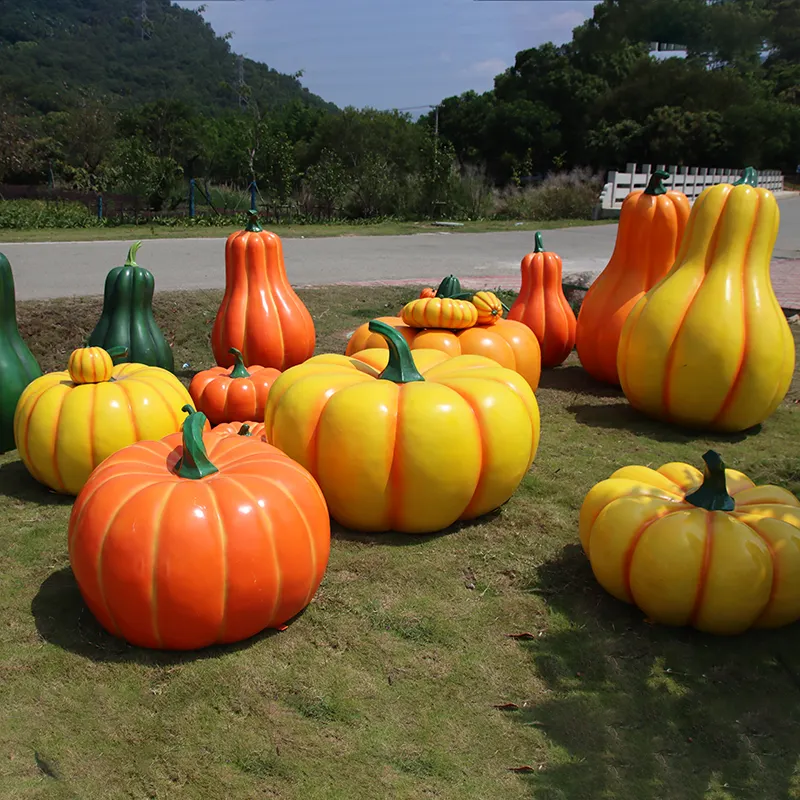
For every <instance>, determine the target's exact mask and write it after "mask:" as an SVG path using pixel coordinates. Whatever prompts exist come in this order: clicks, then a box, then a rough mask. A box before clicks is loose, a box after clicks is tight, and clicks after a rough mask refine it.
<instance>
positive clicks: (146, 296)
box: [89, 242, 175, 372]
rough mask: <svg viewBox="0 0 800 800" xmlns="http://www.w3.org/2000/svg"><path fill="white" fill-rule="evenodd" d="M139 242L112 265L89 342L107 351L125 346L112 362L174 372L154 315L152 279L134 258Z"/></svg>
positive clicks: (169, 353) (169, 352) (171, 357)
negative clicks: (123, 362) (119, 261)
mask: <svg viewBox="0 0 800 800" xmlns="http://www.w3.org/2000/svg"><path fill="white" fill-rule="evenodd" d="M141 244H142V243H141V242H135V243H134V244H133V246H132V247H131V249H130V251H129V252H128V260H127V261H126V262H125V264H124V265H123V266H121V267H114V269H112V270H111V272H109V273H108V275H107V276H106V287H105V296H104V298H103V313H102V314H101V315H100V321H99V322H98V323H97V327H96V328H95V329H94V331H92V335H91V336H90V337H89V345H90V346H92V347H103V348H105V349H106V350H108V349H109V348H110V347H123V348H125V350H126V354H125V355H121V356H120V355H118V356H116V357H115V358H114V359H113V360H114V363H115V364H119V363H120V362H122V361H128V362H131V363H135V364H147V365H148V366H150V367H161V368H162V369H166V370H169V371H170V372H173V371H174V368H175V361H174V359H173V356H172V349H171V348H170V346H169V344H168V343H167V340H166V339H165V338H164V334H163V333H162V332H161V329H160V328H159V327H158V325H157V324H156V320H155V317H154V316H153V291H154V289H155V278H154V277H153V273H152V272H150V270H148V269H145V268H144V267H140V266H139V265H138V264H137V263H136V260H135V259H136V251H137V250H138V249H139V248H140V247H141Z"/></svg>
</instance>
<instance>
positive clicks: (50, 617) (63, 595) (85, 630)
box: [31, 567, 302, 666]
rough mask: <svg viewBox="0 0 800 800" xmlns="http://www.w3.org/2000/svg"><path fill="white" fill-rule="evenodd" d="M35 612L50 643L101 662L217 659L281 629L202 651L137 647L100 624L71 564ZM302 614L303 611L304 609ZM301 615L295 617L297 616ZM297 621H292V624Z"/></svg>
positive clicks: (51, 579)
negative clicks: (85, 597)
mask: <svg viewBox="0 0 800 800" xmlns="http://www.w3.org/2000/svg"><path fill="white" fill-rule="evenodd" d="M31 614H32V615H33V618H34V621H35V623H36V630H37V631H38V632H39V635H40V636H41V637H42V638H43V639H44V640H45V641H47V642H49V643H50V644H54V645H56V646H57V647H60V648H62V649H63V650H68V651H69V652H71V653H75V654H77V655H79V656H83V657H85V658H89V659H91V660H92V661H99V662H116V663H120V662H127V663H135V664H143V665H148V666H162V665H171V664H185V663H188V662H191V661H197V660H199V659H204V658H216V657H218V656H224V655H226V654H228V653H233V652H237V651H239V650H243V649H246V648H248V647H250V646H251V645H253V644H254V643H255V642H258V641H261V640H262V639H269V638H270V637H272V636H275V635H276V634H277V633H279V631H277V630H265V631H262V632H261V633H258V634H256V635H255V636H252V637H251V638H250V639H246V640H245V641H243V642H237V643H235V644H228V645H218V646H213V647H207V648H204V649H202V650H186V651H174V650H148V649H146V648H143V647H134V646H132V645H129V644H128V643H127V642H125V641H123V640H122V639H118V638H117V637H116V636H112V635H111V634H110V633H108V632H107V631H106V630H105V629H104V628H102V627H101V626H100V624H99V623H98V622H97V620H96V619H95V618H94V616H93V615H92V612H91V611H89V609H88V607H87V606H86V604H85V603H84V602H83V597H81V593H80V590H79V589H78V584H77V582H76V581H75V576H74V575H73V574H72V570H71V569H70V568H69V567H65V568H63V569H59V570H57V571H56V572H53V573H52V574H51V575H50V576H48V577H47V578H46V579H45V581H44V582H43V583H42V585H41V586H40V587H39V591H38V592H37V593H36V596H35V597H34V598H33V601H32V602H31ZM301 614H302V612H301ZM299 616H300V614H298V615H297V617H295V618H294V619H297V618H298V617H299ZM293 621H294V620H291V621H290V622H289V623H288V624H289V625H291V624H292V622H293Z"/></svg>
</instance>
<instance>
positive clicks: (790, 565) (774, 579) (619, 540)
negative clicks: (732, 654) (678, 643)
mask: <svg viewBox="0 0 800 800" xmlns="http://www.w3.org/2000/svg"><path fill="white" fill-rule="evenodd" d="M703 460H704V461H705V462H706V469H705V474H703V473H701V472H700V471H699V470H697V469H695V468H694V467H692V466H690V465H689V464H682V463H679V462H672V463H669V464H664V465H663V466H661V467H659V468H658V470H654V469H650V468H649V467H641V466H630V467H623V468H622V469H619V470H617V471H616V472H615V473H613V474H612V475H611V477H610V478H608V479H607V480H604V481H601V482H600V483H598V484H597V485H596V486H594V487H593V488H592V489H591V490H590V491H589V493H588V494H587V495H586V498H585V499H584V501H583V505H582V507H581V512H580V538H581V545H582V546H583V549H584V552H585V553H586V554H587V556H588V557H589V561H590V562H591V565H592V571H593V572H594V575H595V577H596V578H597V580H598V582H599V583H600V585H601V586H602V587H603V588H604V589H605V590H606V591H607V592H609V593H610V594H612V595H614V597H616V598H618V599H619V600H623V601H625V602H626V603H634V604H635V605H637V606H638V607H639V608H640V609H642V611H644V612H645V614H647V616H648V617H649V618H650V619H651V620H652V621H653V622H660V623H663V624H664V625H678V626H682V625H691V626H693V627H695V628H697V629H699V630H701V631H706V632H708V633H717V634H734V633H741V632H742V631H745V630H747V629H748V628H751V627H755V628H777V627H779V626H781V625H788V624H789V623H791V622H795V621H796V620H798V619H800V501H798V499H797V498H796V497H795V496H794V495H793V494H791V493H790V492H788V491H786V489H781V488H780V487H778V486H756V485H755V484H754V483H753V481H751V480H750V479H749V478H748V477H747V476H746V475H743V474H742V473H741V472H737V471H736V470H732V469H728V470H726V469H725V464H724V463H723V461H722V459H721V458H720V456H719V454H717V453H715V452H714V451H713V450H709V451H708V452H707V453H706V454H705V455H704V456H703Z"/></svg>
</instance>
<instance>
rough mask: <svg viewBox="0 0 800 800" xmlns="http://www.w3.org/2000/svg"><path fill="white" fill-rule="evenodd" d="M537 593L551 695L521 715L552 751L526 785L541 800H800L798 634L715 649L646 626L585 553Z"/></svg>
mask: <svg viewBox="0 0 800 800" xmlns="http://www.w3.org/2000/svg"><path fill="white" fill-rule="evenodd" d="M531 590H533V591H536V592H539V593H542V594H543V595H544V596H546V597H547V600H548V604H549V607H550V618H549V630H547V631H546V632H545V633H544V634H543V635H541V636H540V637H539V638H538V639H536V640H535V641H531V642H521V643H520V647H522V648H523V649H524V650H525V652H526V653H527V654H528V656H529V657H530V658H531V660H532V662H533V664H534V667H535V669H536V671H537V673H538V676H539V677H540V679H541V680H542V681H543V683H544V685H545V687H546V690H545V692H544V693H543V695H542V696H541V697H540V699H537V700H534V701H533V702H531V703H530V704H529V705H528V706H527V708H526V709H525V710H524V711H522V712H515V714H516V716H517V718H518V719H519V721H520V722H521V723H522V724H525V725H533V726H536V727H537V728H538V729H539V730H540V731H541V732H542V735H543V737H544V739H545V741H546V742H547V744H548V745H549V750H550V754H549V763H548V765H547V766H546V767H545V768H544V769H543V770H541V771H539V772H536V773H533V774H530V775H529V776H528V777H527V778H526V780H529V781H530V787H531V790H532V795H533V796H535V797H536V798H537V800H573V798H590V797H592V798H594V797H596V798H600V797H606V798H614V800H628V799H629V798H630V800H650V799H651V798H659V800H660V798H670V800H689V798H691V799H692V800H694V798H698V800H699V798H708V800H711V799H712V798H714V800H717V798H719V800H723V798H724V799H725V800H732V798H736V800H745V799H746V798H753V800H755V799H756V798H763V797H766V796H767V795H769V797H774V798H779V797H781V798H784V797H786V798H788V797H797V794H792V793H791V789H790V787H791V788H793V789H794V790H795V791H796V790H797V786H796V779H794V780H795V783H793V776H794V773H795V766H796V763H797V759H798V751H800V747H799V746H798V740H799V737H798V731H800V674H798V672H799V671H800V636H798V634H800V626H798V625H793V626H789V627H787V628H784V629H782V630H776V631H751V632H748V633H746V634H744V635H742V636H737V637H714V636H710V635H706V634H702V633H700V632H698V631H694V630H692V629H685V628H684V629H674V628H667V627H664V626H656V625H651V624H648V623H647V622H646V621H645V619H644V616H643V614H642V613H641V612H640V611H639V610H638V609H636V608H635V607H633V606H628V605H627V604H624V603H620V602H618V601H616V600H615V599H614V598H612V597H611V596H610V595H608V594H606V593H605V592H604V591H603V590H602V589H601V588H600V587H599V586H598V584H597V583H596V581H595V580H594V577H593V575H592V572H591V568H590V566H589V564H588V560H587V559H586V558H585V556H584V554H583V552H582V550H581V548H580V547H579V546H577V545H570V546H568V547H567V548H565V549H564V550H563V551H562V552H561V554H560V556H559V557H558V558H557V560H555V561H552V562H551V563H548V564H546V565H544V566H543V567H541V568H540V570H539V574H538V578H537V580H536V583H535V587H531ZM766 787H769V790H768V791H767V789H766ZM715 789H716V791H715Z"/></svg>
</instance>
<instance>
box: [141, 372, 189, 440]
mask: <svg viewBox="0 0 800 800" xmlns="http://www.w3.org/2000/svg"><path fill="white" fill-rule="evenodd" d="M159 383H166V381H162V380H161V377H160V376H159V375H157V374H156V375H152V376H150V377H148V379H147V385H148V387H149V388H150V389H152V390H153V391H154V392H155V393H156V394H157V395H158V397H159V398H160V400H161V402H162V403H163V404H164V408H166V409H167V410H168V411H169V413H170V414H172V419H173V420H174V421H175V427H176V428H177V429H178V430H180V429H181V428H182V427H183V419H182V417H183V414H184V412H183V411H180V410H178V408H179V407H178V406H176V405H174V404H173V403H170V402H169V400H168V398H167V396H166V395H165V394H164V392H163V391H161V389H160V388H159ZM167 385H168V386H169V384H167ZM170 388H172V387H170ZM187 391H188V390H187Z"/></svg>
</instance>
